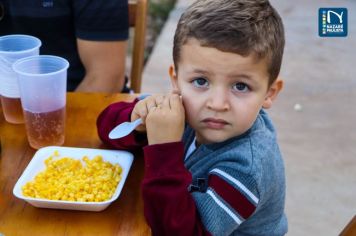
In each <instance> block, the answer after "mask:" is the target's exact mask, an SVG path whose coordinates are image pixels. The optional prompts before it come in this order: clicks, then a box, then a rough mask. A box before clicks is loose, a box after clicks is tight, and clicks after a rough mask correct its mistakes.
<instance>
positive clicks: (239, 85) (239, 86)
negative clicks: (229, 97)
mask: <svg viewBox="0 0 356 236" xmlns="http://www.w3.org/2000/svg"><path fill="white" fill-rule="evenodd" d="M233 90H235V91H238V92H247V91H249V87H248V86H247V85H246V84H245V83H236V84H234V86H233Z"/></svg>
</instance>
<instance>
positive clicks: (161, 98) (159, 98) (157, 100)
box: [155, 95, 165, 107]
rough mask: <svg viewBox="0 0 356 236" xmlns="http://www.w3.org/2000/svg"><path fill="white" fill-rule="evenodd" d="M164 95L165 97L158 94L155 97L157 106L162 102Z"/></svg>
mask: <svg viewBox="0 0 356 236" xmlns="http://www.w3.org/2000/svg"><path fill="white" fill-rule="evenodd" d="M164 97H165V96H164V95H160V96H157V97H156V99H155V102H156V106H157V107H158V106H159V105H161V104H162V102H163V100H164Z"/></svg>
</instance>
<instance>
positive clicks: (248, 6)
mask: <svg viewBox="0 0 356 236" xmlns="http://www.w3.org/2000/svg"><path fill="white" fill-rule="evenodd" d="M283 48H284V30H283V25H282V21H281V18H280V17H279V15H278V13H277V12H276V11H275V10H274V9H273V8H272V7H271V5H270V4H269V2H268V0H234V1H232V0H199V1H196V2H195V3H194V4H193V5H191V6H190V7H189V8H188V9H187V10H186V12H185V13H184V14H183V15H182V16H181V18H180V20H179V23H178V27H177V30H176V33H175V37H174V48H173V60H174V65H172V66H171V67H170V69H169V74H170V76H171V82H172V86H173V93H171V94H166V95H153V96H149V97H147V98H145V99H142V100H140V101H139V100H138V99H137V100H135V101H134V102H133V103H123V102H121V103H116V104H112V105H110V106H109V107H108V108H106V109H105V110H104V111H103V112H102V113H101V114H100V116H99V117H98V121H97V126H98V133H99V136H100V138H101V139H102V140H103V141H104V142H105V143H107V144H110V145H111V146H113V147H115V148H120V149H127V150H134V149H137V148H141V147H142V146H144V148H143V150H144V158H145V175H144V179H143V182H142V194H143V201H144V209H145V210H144V213H145V217H146V220H147V222H148V224H149V225H150V227H151V229H152V233H153V235H184V236H187V235H268V236H272V235H284V234H285V233H286V232H287V220H286V216H285V214H284V198H285V176H284V166H283V161H282V158H281V154H280V151H279V147H278V144H277V141H276V134H275V129H274V128H273V125H272V123H271V120H270V119H269V118H268V115H267V113H266V112H265V111H264V109H267V108H270V107H271V105H272V102H273V100H274V99H275V98H276V96H277V94H278V92H279V91H280V90H281V88H282V86H283V83H282V81H281V80H279V79H277V76H278V74H279V71H280V66H281V61H282V55H283ZM179 95H180V96H179ZM138 118H142V119H143V121H144V124H143V125H141V126H139V127H138V128H137V129H136V131H135V132H133V133H132V134H130V135H128V136H126V137H124V138H121V139H117V140H110V139H109V138H108V133H109V132H110V131H111V129H112V128H114V127H115V126H116V125H117V124H119V123H121V122H124V121H128V120H130V121H133V120H136V119H138ZM147 141H148V145H147Z"/></svg>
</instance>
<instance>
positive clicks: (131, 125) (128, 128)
mask: <svg viewBox="0 0 356 236" xmlns="http://www.w3.org/2000/svg"><path fill="white" fill-rule="evenodd" d="M140 124H142V120H141V118H139V119H137V120H135V121H132V122H124V123H121V124H119V125H118V126H116V127H115V128H113V129H112V130H111V131H110V133H109V138H110V139H118V138H122V137H125V136H126V135H128V134H129V133H131V132H132V131H133V130H134V129H136V127H137V126H139V125H140Z"/></svg>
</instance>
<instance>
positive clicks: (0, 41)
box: [0, 34, 41, 124]
mask: <svg viewBox="0 0 356 236" xmlns="http://www.w3.org/2000/svg"><path fill="white" fill-rule="evenodd" d="M40 46H41V41H40V40H39V39H38V38H36V37H33V36H29V35H19V34H14V35H6V36H2V37H0V95H1V105H2V110H3V113H4V117H5V120H6V121H7V122H9V123H13V124H21V123H24V118H23V112H22V108H21V99H20V90H19V85H18V81H17V75H16V73H15V72H14V71H13V69H12V65H13V63H14V62H16V61H17V60H18V59H21V58H24V57H29V56H34V55H38V54H39V48H40Z"/></svg>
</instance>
